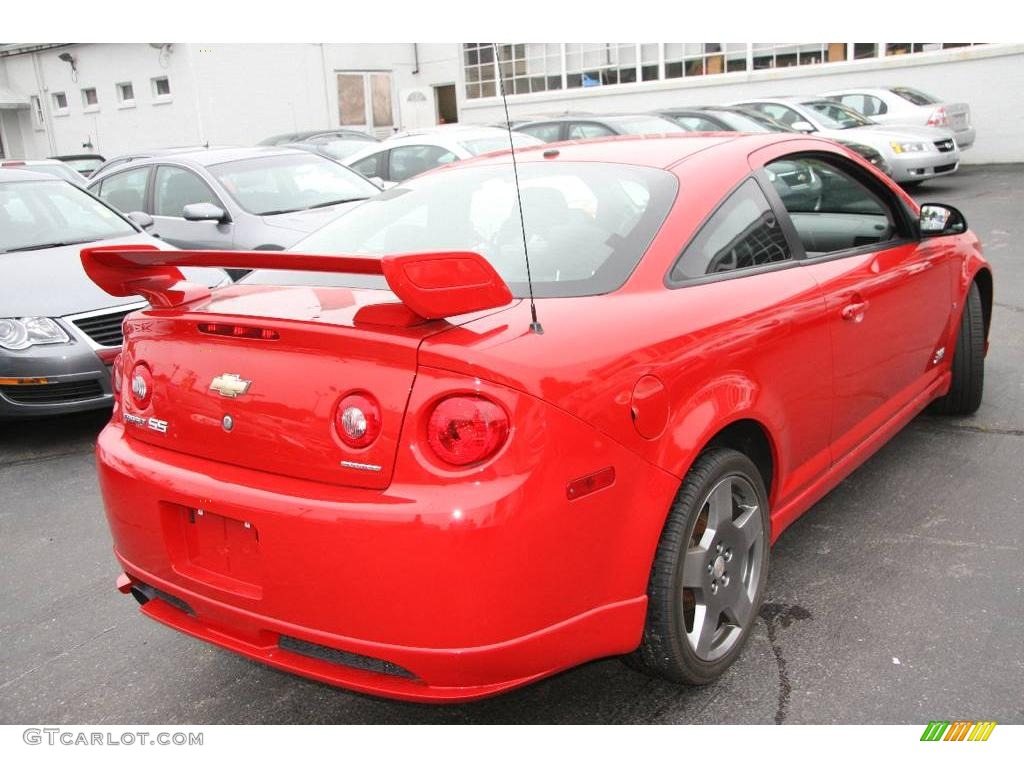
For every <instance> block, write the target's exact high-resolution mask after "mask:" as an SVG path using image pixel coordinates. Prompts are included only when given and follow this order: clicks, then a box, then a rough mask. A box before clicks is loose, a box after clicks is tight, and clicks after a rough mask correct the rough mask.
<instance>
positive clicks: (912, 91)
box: [892, 88, 939, 107]
mask: <svg viewBox="0 0 1024 768" xmlns="http://www.w3.org/2000/svg"><path fill="white" fill-rule="evenodd" d="M892 92H893V93H895V94H896V95H897V96H899V97H900V98H903V99H906V100H907V101H909V102H910V103H911V104H916V105H917V106H919V107H924V106H927V105H928V104H938V103H939V100H938V99H936V98H935V97H934V96H929V95H928V94H927V93H924V92H923V91H919V90H917V89H916V88H893V89H892Z"/></svg>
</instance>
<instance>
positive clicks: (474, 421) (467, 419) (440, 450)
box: [427, 395, 508, 466]
mask: <svg viewBox="0 0 1024 768" xmlns="http://www.w3.org/2000/svg"><path fill="white" fill-rule="evenodd" d="M507 439H508V416H507V415H506V414H505V410H504V409H503V408H502V407H501V406H500V405H498V404H497V403H494V402H492V401H491V400H488V399H486V398H484V397H480V396H478V395H453V396H451V397H447V398H445V399H444V400H442V401H441V402H439V403H438V404H437V406H436V407H435V408H434V411H433V413H431V415H430V419H429V421H428V422H427V442H428V443H429V444H430V447H431V448H432V449H433V451H434V453H436V454H437V456H438V458H440V459H441V460H442V461H444V462H446V463H448V464H454V465H455V466H465V465H467V464H475V463H477V462H480V461H483V460H484V459H486V458H488V457H490V456H493V455H494V454H495V453H496V452H497V450H498V449H499V448H501V446H503V445H504V444H505V441H506V440H507Z"/></svg>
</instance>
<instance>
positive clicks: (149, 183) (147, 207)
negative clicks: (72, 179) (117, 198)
mask: <svg viewBox="0 0 1024 768" xmlns="http://www.w3.org/2000/svg"><path fill="white" fill-rule="evenodd" d="M138 170H145V171H146V185H145V186H144V187H143V189H142V208H140V209H139V210H140V211H142V212H143V213H148V214H150V215H152V213H151V211H152V210H153V175H154V174H153V166H152V165H151V164H148V163H146V164H140V165H131V164H130V163H129V164H128V167H127V168H122V169H121V170H120V171H113V172H111V173H110V174H104V176H103V178H102V179H100V180H99V181H98V182H97V183H96V191H95V192H93V188H92V185H90V186H89V187H88V188H87V190H86V191H87V192H89V193H90V194H91V195H93V196H94V197H97V198H99V199H100V200H101V201H102V202H103V204H104V205H106V206H107V207H108V208H112V209H114V210H115V211H120V209H119V208H118V207H117V206H115V205H113V204H111V203H110V202H109V201H108V200H105V199H104V198H103V197H101V195H102V194H103V185H104V184H106V183H107V182H108V181H110V180H111V179H112V178H114V177H115V176H120V175H121V174H123V173H131V172H132V171H138ZM129 213H132V211H125V212H124V213H123V214H122V215H123V216H127V215H128V214H129Z"/></svg>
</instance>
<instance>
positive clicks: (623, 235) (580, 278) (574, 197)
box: [245, 162, 677, 297]
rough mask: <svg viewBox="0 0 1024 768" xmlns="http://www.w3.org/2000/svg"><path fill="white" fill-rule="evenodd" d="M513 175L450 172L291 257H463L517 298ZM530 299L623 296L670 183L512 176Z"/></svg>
mask: <svg viewBox="0 0 1024 768" xmlns="http://www.w3.org/2000/svg"><path fill="white" fill-rule="evenodd" d="M513 178H514V177H513V175H512V166H511V165H508V164H504V163H503V164H501V165H487V166H470V167H462V168H452V169H450V170H448V171H445V172H444V173H435V174H429V175H426V176H421V177H419V178H416V179H413V180H411V181H409V182H406V183H405V184H403V185H402V186H400V187H395V188H393V189H391V190H389V191H387V192H385V193H383V194H381V195H378V196H377V197H375V198H373V199H371V200H368V201H366V202H365V203H363V204H362V205H360V206H358V207H357V208H355V209H354V210H352V211H350V212H349V213H348V214H346V215H345V216H342V217H341V218H339V219H336V220H335V221H333V222H331V223H330V224H328V225H326V226H325V227H323V228H322V229H320V230H318V231H317V232H314V233H313V234H312V235H310V236H309V237H307V238H306V239H305V240H303V241H301V242H299V243H297V244H296V245H294V246H293V247H292V248H291V249H289V250H292V251H298V252H300V253H313V254H322V253H325V254H345V255H352V256H357V255H367V256H381V255H385V254H395V253H415V252H419V253H423V252H431V251H452V250H456V251H458V250H463V251H473V252H475V253H479V254H480V255H482V256H483V257H484V258H486V259H487V260H488V261H489V262H490V263H491V264H493V265H494V268H495V269H496V270H497V271H498V273H499V274H500V275H501V276H502V278H503V279H504V280H505V282H507V283H508V284H509V287H510V288H511V289H512V292H513V294H515V295H516V296H520V297H521V296H525V295H527V292H528V291H527V285H526V261H525V259H524V256H523V239H522V237H523V236H522V229H521V225H520V219H519V209H518V206H517V204H516V189H515V184H514V180H513ZM519 179H520V186H521V189H522V201H523V211H524V219H525V222H526V238H527V243H528V245H529V253H530V267H531V269H532V274H533V286H534V293H535V294H536V295H537V296H588V295H595V294H600V293H607V292H609V291H613V290H615V289H616V288H618V287H619V286H621V285H622V284H623V283H624V282H625V281H626V278H627V277H628V276H629V274H630V273H631V272H632V271H633V268H634V267H635V266H636V265H637V263H638V262H639V261H640V258H641V257H642V256H643V254H644V252H645V251H646V250H647V246H648V245H649V244H650V242H651V239H652V238H653V237H654V235H655V233H656V232H657V231H658V229H659V228H660V227H661V224H662V222H663V221H664V219H665V216H666V215H667V213H668V211H669V208H670V207H671V205H672V201H673V200H674V199H675V193H676V188H677V184H676V179H675V176H673V175H672V174H670V173H668V172H666V171H662V170H658V169H654V168H641V167H637V166H632V165H612V164H606V163H568V162H566V163H562V162H544V163H543V164H541V163H525V164H523V165H522V166H521V167H520V168H519ZM245 282H247V283H259V284H272V285H339V286H353V287H354V286H373V287H385V283H384V282H383V279H382V278H371V279H367V278H360V277H359V276H353V275H331V274H319V273H315V274H314V273H302V272H280V271H271V270H258V271H256V272H254V273H252V274H251V275H249V276H248V277H247V278H246V279H245Z"/></svg>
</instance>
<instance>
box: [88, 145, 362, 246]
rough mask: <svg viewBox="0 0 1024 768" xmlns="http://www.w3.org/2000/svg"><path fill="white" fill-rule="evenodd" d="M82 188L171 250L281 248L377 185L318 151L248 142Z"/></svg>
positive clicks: (147, 164)
mask: <svg viewBox="0 0 1024 768" xmlns="http://www.w3.org/2000/svg"><path fill="white" fill-rule="evenodd" d="M89 191H90V192H92V193H93V194H95V195H96V196H97V197H99V198H100V199H101V200H104V201H105V202H107V203H109V204H110V205H112V206H114V207H115V208H117V209H118V210H119V211H121V212H122V213H125V214H128V215H131V217H132V218H133V219H134V220H135V221H136V222H139V223H141V224H142V225H143V226H144V227H146V229H147V231H149V232H150V234H153V235H155V236H157V237H159V238H161V239H162V240H164V241H165V242H168V243H170V244H171V245H174V246H176V247H178V248H192V249H213V250H275V251H280V250H284V249H285V248H287V247H288V246H290V245H292V244H294V243H296V242H298V241H299V240H301V239H302V238H303V237H305V236H306V235H308V234H309V233H311V232H313V231H314V230H317V229H319V228H320V227H322V226H323V225H324V224H326V223H327V222H329V221H330V220H331V219H333V218H334V217H336V216H338V215H339V214H341V213H342V212H344V211H345V210H346V209H347V208H349V207H351V206H352V205H355V204H356V203H357V202H358V201H361V200H365V199H366V198H368V197H372V196H373V195H376V194H377V193H378V192H380V188H379V187H377V186H376V185H374V184H372V183H371V182H369V181H367V180H366V179H365V178H363V177H362V176H360V175H359V174H358V173H356V172H355V171H352V170H350V169H348V168H346V167H345V166H343V165H341V164H340V163H337V162H334V161H333V160H329V159H327V158H326V157H322V156H320V155H315V154H312V153H310V152H303V151H302V150H298V149H287V148H283V147H252V148H248V149H243V148H232V149H207V150H202V151H198V152H183V153H181V154H176V155H163V156H160V157H150V158H145V159H142V160H136V161H133V162H131V163H129V164H128V165H126V166H121V167H119V168H116V169H115V170H113V171H110V172H106V173H101V174H98V175H96V176H93V177H92V178H91V179H90V180H89Z"/></svg>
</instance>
